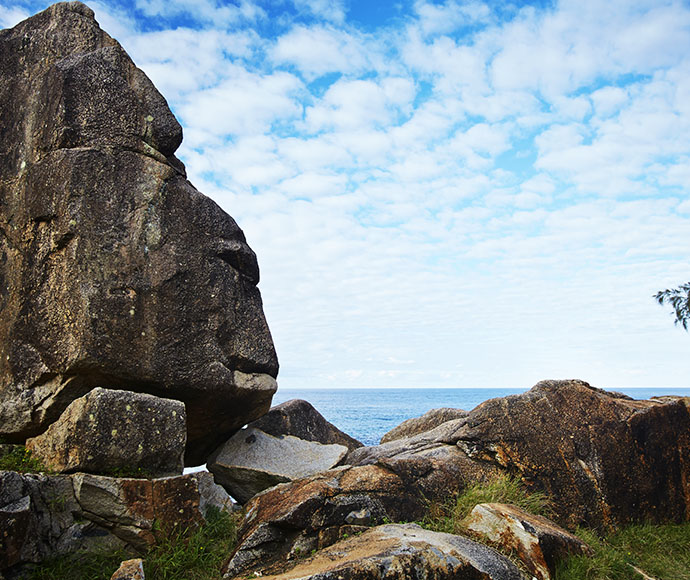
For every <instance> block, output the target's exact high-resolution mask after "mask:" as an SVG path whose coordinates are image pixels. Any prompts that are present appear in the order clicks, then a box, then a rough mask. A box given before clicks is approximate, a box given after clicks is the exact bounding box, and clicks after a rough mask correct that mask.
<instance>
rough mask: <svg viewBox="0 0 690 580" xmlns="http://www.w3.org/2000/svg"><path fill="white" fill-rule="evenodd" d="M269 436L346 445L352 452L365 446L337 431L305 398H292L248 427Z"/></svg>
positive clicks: (273, 408)
mask: <svg viewBox="0 0 690 580" xmlns="http://www.w3.org/2000/svg"><path fill="white" fill-rule="evenodd" d="M248 426H249V427H254V428H255V429H260V430H261V431H263V432H264V433H268V434H269V435H275V436H276V437H278V436H280V435H293V436H294V437H299V438H300V439H304V440H305V441H316V442H317V443H323V444H333V443H335V444H337V445H345V447H347V448H348V449H349V450H351V451H352V450H353V449H357V448H358V447H362V443H361V442H360V441H357V439H355V438H353V437H350V436H349V435H348V434H347V433H344V432H343V431H341V430H340V429H338V428H337V427H336V426H335V425H333V423H330V422H329V421H327V420H326V418H325V417H324V416H323V415H322V414H321V413H319V412H318V411H317V410H316V409H315V408H314V406H313V405H312V404H311V403H309V402H307V401H304V400H303V399H290V400H289V401H285V402H284V403H281V404H280V405H276V406H275V407H271V409H270V411H269V412H268V413H266V414H265V415H264V416H263V417H261V418H260V419H257V420H256V421H253V422H252V423H250V424H249V425H248Z"/></svg>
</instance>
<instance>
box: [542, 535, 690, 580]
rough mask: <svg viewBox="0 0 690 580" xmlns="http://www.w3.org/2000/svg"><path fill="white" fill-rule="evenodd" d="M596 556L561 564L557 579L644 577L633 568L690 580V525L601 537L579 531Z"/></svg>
mask: <svg viewBox="0 0 690 580" xmlns="http://www.w3.org/2000/svg"><path fill="white" fill-rule="evenodd" d="M577 535H578V536H579V537H580V538H582V539H583V540H584V541H585V542H587V543H588V544H589V545H590V547H591V548H592V549H593V550H594V556H592V557H584V556H577V557H573V558H569V559H568V560H566V561H564V562H561V563H560V565H559V567H558V569H557V571H556V576H555V578H556V580H631V579H634V578H636V579H637V578H642V577H641V576H640V575H639V574H636V573H635V572H634V569H633V566H635V567H637V568H639V569H640V570H643V571H644V572H645V573H646V574H648V575H649V576H653V577H655V578H658V579H659V580H690V522H686V523H684V524H665V525H651V524H642V525H634V526H629V527H627V528H625V529H623V530H621V531H619V532H616V533H614V534H611V535H608V536H606V537H605V538H600V537H599V536H597V535H596V534H595V533H594V532H592V531H589V530H585V529H579V530H577Z"/></svg>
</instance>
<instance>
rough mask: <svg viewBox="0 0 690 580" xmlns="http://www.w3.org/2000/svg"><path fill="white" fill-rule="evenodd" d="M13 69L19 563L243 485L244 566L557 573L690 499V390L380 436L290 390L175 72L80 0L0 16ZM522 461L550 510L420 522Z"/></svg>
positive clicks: (138, 525) (5, 202) (0, 160)
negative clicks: (365, 439)
mask: <svg viewBox="0 0 690 580" xmlns="http://www.w3.org/2000/svg"><path fill="white" fill-rule="evenodd" d="M0 80H1V82H0V123H1V125H0V126H1V127H2V139H0V200H1V203H0V216H1V219H2V228H0V234H1V235H0V278H2V280H3V284H2V288H3V290H2V292H1V293H0V436H1V437H2V439H3V441H2V444H1V445H0V456H7V457H9V456H18V457H22V458H26V457H28V455H27V453H31V456H32V458H33V459H32V461H34V462H40V463H41V464H42V465H43V466H44V469H43V471H42V472H38V473H25V472H19V471H20V470H18V469H17V470H4V471H0V532H1V533H0V578H3V577H4V578H8V579H9V578H21V577H22V576H23V575H24V573H25V572H26V571H27V570H29V569H30V567H31V566H40V565H41V563H42V562H44V561H45V560H46V559H49V558H52V557H54V556H59V555H67V554H71V553H75V552H77V551H86V552H90V551H95V550H101V549H115V548H123V549H126V550H129V551H130V552H131V553H132V555H133V556H137V555H139V556H141V557H143V558H144V560H145V558H146V553H147V550H149V549H150V548H151V547H152V546H155V545H156V544H157V543H159V542H160V541H161V539H163V538H164V537H165V536H166V534H169V533H170V532H171V531H176V532H178V531H181V530H186V531H188V532H189V531H192V530H194V529H195V528H197V527H198V526H202V525H204V520H205V518H206V517H207V516H208V514H209V513H210V510H211V509H212V508H213V509H214V510H221V511H228V512H234V513H237V512H238V511H239V510H242V512H241V513H242V516H241V522H240V525H239V530H238V538H237V543H236V546H235V547H234V549H232V550H231V551H229V552H228V553H227V555H226V564H225V567H224V571H223V574H224V578H227V579H237V580H239V579H244V578H247V577H258V576H262V577H264V578H275V579H276V580H278V579H280V580H288V579H298V578H299V579H306V578H313V579H314V580H316V579H318V580H330V579H332V580H368V579H371V580H378V579H384V578H385V579H387V580H397V579H400V580H403V579H405V580H408V579H409V580H414V579H420V580H421V579H422V578H436V579H438V580H443V579H448V580H451V579H455V578H483V579H491V580H519V579H522V578H537V579H538V580H547V579H548V578H550V577H551V576H552V574H553V571H554V569H555V566H556V565H557V563H558V561H559V560H561V559H563V558H566V557H568V556H569V555H572V554H587V553H589V552H588V550H589V548H588V547H587V546H586V545H585V544H584V543H583V542H582V541H581V540H579V539H578V538H577V537H575V536H573V534H572V532H573V530H574V529H575V527H576V526H585V527H589V528H591V529H594V530H597V531H600V532H605V531H611V530H616V529H619V528H621V527H623V526H626V525H628V524H630V523H633V522H656V523H666V522H687V521H689V520H690V398H682V397H660V398H657V399H653V400H645V401H640V400H633V399H631V398H629V397H627V396H625V395H621V394H617V393H611V392H608V391H604V390H601V389H598V388H595V387H593V386H590V385H589V384H587V383H586V382H584V381H581V380H549V381H542V382H540V383H538V384H537V385H535V386H534V387H533V388H532V389H531V390H530V391H528V392H526V393H524V394H521V395H513V396H509V397H504V398H499V399H493V400H490V401H486V402H484V403H482V404H481V405H479V406H478V407H476V408H475V409H472V410H470V411H463V410H459V409H436V410H431V411H429V412H428V413H426V414H425V415H423V416H422V417H420V418H416V419H412V420H408V421H406V422H405V423H404V424H403V425H401V426H399V427H397V428H396V429H394V430H393V431H391V432H390V433H388V434H386V436H385V437H384V438H383V440H382V441H381V443H380V444H379V445H375V446H367V447H365V446H363V445H362V444H361V443H360V442H359V441H357V440H355V439H353V438H352V437H351V436H350V435H348V434H346V433H343V432H342V431H340V430H339V429H337V428H336V427H335V426H333V425H332V424H330V423H329V422H328V421H326V420H325V419H324V418H323V416H321V414H320V413H319V412H318V410H316V409H314V407H312V406H311V405H310V404H309V403H308V402H306V401H298V400H295V401H289V402H287V403H284V404H282V405H278V406H276V407H273V408H272V409H271V408H270V403H271V399H272V396H273V394H274V392H275V390H276V388H277V383H276V377H277V373H278V362H277V358H276V354H275V351H274V348H273V343H272V339H271V336H270V332H269V330H268V326H267V324H266V321H265V318H264V315H263V310H262V305H261V297H260V295H259V291H258V288H257V283H258V279H259V272H258V266H257V262H256V257H255V256H254V253H253V251H252V250H251V249H250V248H249V246H248V245H247V243H246V241H245V239H244V235H243V233H242V231H241V230H240V229H239V227H238V226H237V224H236V223H235V222H234V220H233V219H232V218H231V217H230V216H228V215H227V214H225V213H224V212H223V211H222V210H221V209H220V208H219V207H218V206H217V205H216V204H215V203H214V202H212V201H211V200H210V199H208V198H207V197H205V196H204V195H202V194H201V193H199V192H198V191H197V190H196V189H195V188H194V187H193V186H192V185H191V184H190V183H189V182H188V181H187V179H186V177H185V169H184V166H183V164H182V163H181V162H180V161H179V160H178V159H176V158H175V156H174V153H175V150H176V149H177V147H178V146H179V144H180V142H181V139H182V132H181V128H180V126H179V124H178V123H177V121H176V119H175V118H174V116H173V115H172V113H171V111H170V110H169V108H168V106H167V103H166V102H165V99H164V98H163V96H162V95H160V93H159V92H158V91H157V90H156V89H155V87H154V86H153V84H152V83H151V81H150V80H149V79H148V78H147V77H146V76H145V75H144V73H143V72H142V71H141V70H139V69H138V68H136V66H135V65H134V63H133V62H132V61H131V59H130V58H129V56H128V55H127V54H126V53H125V51H124V50H123V49H122V47H121V46H120V45H119V44H118V43H117V41H115V40H114V39H113V38H111V37H110V36H109V35H108V34H107V33H105V32H104V31H103V30H101V29H100V27H99V25H98V23H97V22H96V20H95V19H94V14H93V12H92V11H91V10H90V9H89V8H88V7H86V6H85V5H83V4H81V3H79V2H67V3H61V4H56V5H54V6H52V7H50V8H49V9H47V10H46V11H44V12H42V13H40V14H37V15H36V16H33V17H32V18H29V19H28V20H26V21H24V22H22V23H20V24H18V25H17V26H16V27H14V28H12V29H9V30H3V31H0ZM201 464H207V465H208V469H209V471H202V472H197V473H188V474H183V468H184V466H185V465H187V466H190V465H201ZM39 471H40V470H39ZM501 477H509V478H511V479H512V480H515V481H517V482H519V483H520V485H522V486H523V487H524V488H525V489H526V490H527V491H528V492H538V493H540V494H543V496H545V497H546V498H548V500H549V503H550V506H551V512H550V516H549V518H550V519H546V518H545V517H543V516H537V515H534V514H532V513H529V512H527V511H525V510H524V509H521V508H518V507H516V506H512V505H506V504H499V503H490V504H479V505H477V506H476V507H475V508H474V509H473V510H472V512H471V513H470V515H469V516H467V519H466V520H465V521H464V523H463V529H464V530H465V532H463V534H456V533H453V534H450V533H441V532H435V531H430V530H428V529H424V528H422V527H420V525H418V523H419V522H420V521H421V520H423V519H424V517H425V516H426V514H428V512H429V510H430V506H433V505H442V504H444V503H445V502H448V501H449V500H452V498H454V497H455V496H457V495H458V494H459V493H462V492H463V490H465V489H467V488H468V487H469V486H472V485H474V484H477V483H489V482H491V481H493V480H495V479H496V478H501ZM508 555H510V557H508ZM144 570H145V561H144V564H143V565H142V562H141V560H140V559H139V558H134V559H132V560H128V561H127V562H125V563H123V565H122V567H121V568H120V569H119V570H117V571H115V570H113V571H112V572H113V573H114V574H113V578H117V579H120V580H126V579H130V580H132V579H135V578H137V579H143V577H144Z"/></svg>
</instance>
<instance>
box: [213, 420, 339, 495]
mask: <svg viewBox="0 0 690 580" xmlns="http://www.w3.org/2000/svg"><path fill="white" fill-rule="evenodd" d="M346 454H347V447H345V446H343V445H322V444H321V443H316V442H313V441H304V440H303V439H298V438H297V437H292V436H291V435H285V436H282V437H274V436H272V435H268V434H266V433H264V432H263V431H260V430H259V429H255V428H252V427H250V428H248V429H243V430H241V431H239V432H237V433H236V434H235V435H233V436H232V437H231V438H230V439H229V440H228V441H227V442H226V443H225V444H224V445H222V446H221V447H220V448H219V449H218V450H216V451H215V452H214V453H213V454H212V455H211V457H209V460H208V464H207V466H208V469H209V471H211V473H213V475H214V477H215V479H216V482H217V483H219V484H221V485H222V486H223V487H225V489H226V490H227V491H228V493H229V494H230V495H231V496H232V497H234V498H235V499H236V500H237V501H238V502H240V503H246V502H247V501H249V500H250V499H251V498H252V497H253V496H255V495H256V494H257V493H259V492H261V491H263V490H265V489H268V488H269V487H272V486H274V485H277V484H278V483H284V482H287V481H291V480H293V479H299V478H301V477H307V476H309V475H314V474H315V473H319V472H321V471H326V470H328V469H330V468H331V467H333V466H335V465H337V464H338V463H339V462H340V461H341V460H342V459H343V458H344V457H345V455H346Z"/></svg>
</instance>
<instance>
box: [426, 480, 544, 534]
mask: <svg viewBox="0 0 690 580" xmlns="http://www.w3.org/2000/svg"><path fill="white" fill-rule="evenodd" d="M480 503H507V504H511V505H514V506H517V507H520V508H522V509H524V510H527V511H528V512H530V513H533V514H540V515H548V513H549V500H548V498H547V496H546V495H545V494H543V493H541V492H528V491H527V489H526V488H525V485H524V484H523V483H522V481H520V480H519V479H518V478H516V477H512V476H510V475H506V474H502V475H498V476H496V477H495V478H493V479H491V480H490V481H487V482H484V483H475V484H472V485H470V486H468V487H466V488H465V489H464V490H463V491H462V492H461V493H460V494H458V495H457V496H456V497H454V498H452V499H451V500H450V501H447V502H445V503H435V504H431V505H430V506H429V512H428V514H427V516H426V517H425V518H424V520H423V521H422V522H421V524H422V526H424V527H425V528H427V529H430V530H434V531H437V532H446V533H449V534H459V533H462V532H463V531H464V528H463V525H462V521H463V520H464V519H465V518H466V517H467V516H468V515H469V513H470V512H471V511H472V509H473V508H474V506H476V505H477V504H480Z"/></svg>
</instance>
